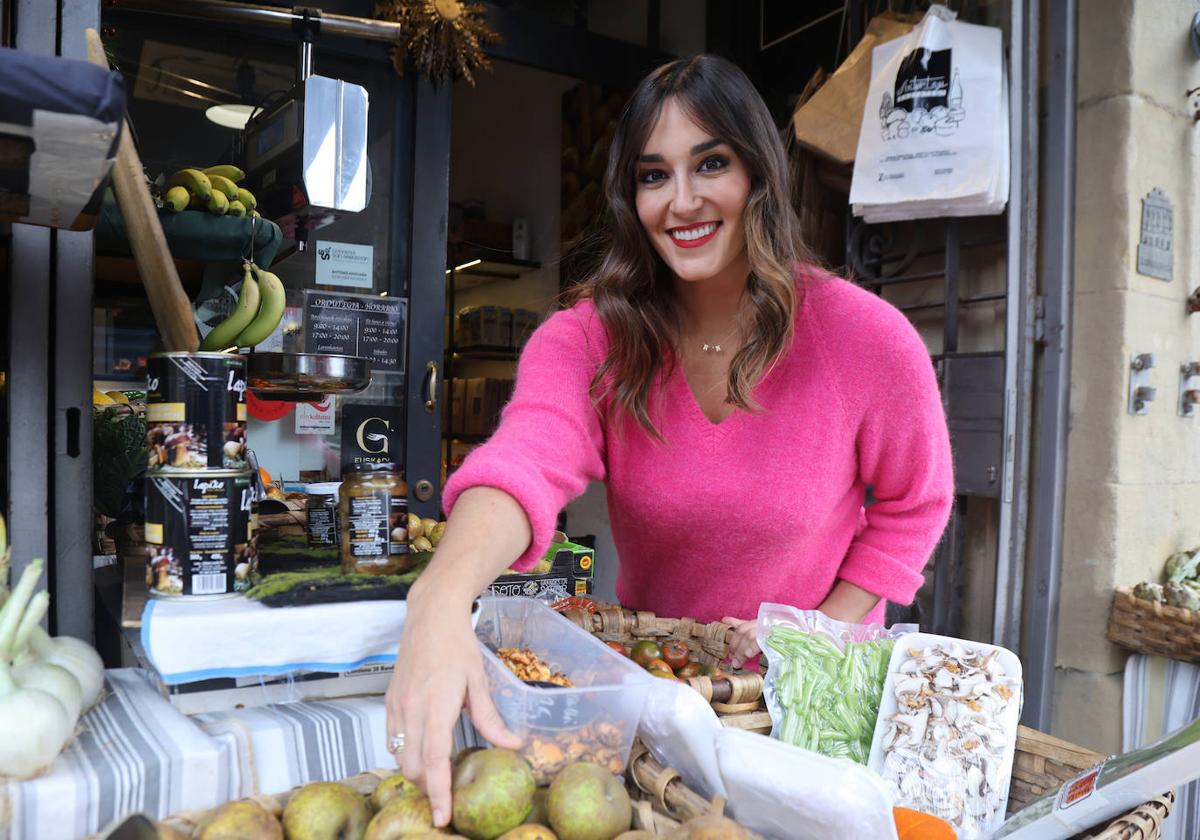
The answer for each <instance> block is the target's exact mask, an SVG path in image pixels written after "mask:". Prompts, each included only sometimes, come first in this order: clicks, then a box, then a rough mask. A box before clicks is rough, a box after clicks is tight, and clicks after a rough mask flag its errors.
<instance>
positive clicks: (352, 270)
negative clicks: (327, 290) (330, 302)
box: [316, 239, 375, 289]
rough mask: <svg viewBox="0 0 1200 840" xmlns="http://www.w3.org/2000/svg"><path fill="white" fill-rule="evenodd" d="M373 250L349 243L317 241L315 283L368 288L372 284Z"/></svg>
mask: <svg viewBox="0 0 1200 840" xmlns="http://www.w3.org/2000/svg"><path fill="white" fill-rule="evenodd" d="M374 254H375V249H374V248H373V247H372V246H370V245H355V244H354V243H351V242H326V241H324V240H322V239H318V240H317V247H316V255H317V285H318V286H349V287H351V288H355V289H369V288H371V286H372V285H374V279H373V277H372V267H373V266H374V264H375V262H374V261H375V256H374Z"/></svg>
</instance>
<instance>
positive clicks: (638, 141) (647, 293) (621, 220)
mask: <svg viewBox="0 0 1200 840" xmlns="http://www.w3.org/2000/svg"><path fill="white" fill-rule="evenodd" d="M672 97H674V98H675V101H676V102H677V103H678V104H679V105H680V106H681V107H682V108H683V110H684V111H685V112H686V113H687V114H688V116H690V117H691V118H692V119H693V120H694V121H695V122H696V123H697V124H698V125H700V126H701V127H703V128H704V129H705V130H707V131H708V132H709V133H710V134H711V135H712V136H713V137H715V138H718V139H720V140H722V141H724V142H725V143H727V144H729V146H731V147H732V148H733V150H734V151H735V152H736V153H737V156H738V158H740V159H741V161H742V164H743V165H744V166H745V168H746V170H747V172H748V174H749V176H750V195H749V197H748V199H747V202H746V209H745V212H744V214H743V219H744V223H745V231H746V250H747V256H748V257H749V263H750V276H749V279H748V281H747V284H746V291H745V294H744V297H743V301H742V307H741V311H740V313H739V332H740V334H741V337H742V346H741V349H740V350H738V352H737V354H736V355H735V356H734V357H733V360H732V362H731V363H730V367H729V386H728V391H729V402H731V403H732V404H733V405H734V406H736V407H738V408H740V409H743V410H747V411H757V410H758V406H757V405H756V404H755V403H754V400H753V396H752V391H753V389H754V386H755V385H756V384H757V383H758V382H759V381H760V380H761V379H762V378H763V376H765V375H766V373H767V372H768V371H769V369H770V367H771V365H772V364H774V362H775V361H776V360H777V359H778V358H779V357H780V354H781V353H783V351H784V350H785V349H786V348H787V347H788V345H789V344H790V342H791V340H792V333H793V326H794V314H795V311H796V306H797V305H798V302H797V298H798V289H797V287H796V279H795V278H796V269H797V267H798V266H800V265H806V264H810V263H812V262H813V260H812V256H811V254H810V253H809V251H808V249H807V248H806V247H805V246H804V243H803V242H802V241H801V239H800V232H799V231H800V223H799V220H798V219H797V217H796V213H795V211H794V209H793V207H792V203H791V173H790V169H789V166H788V159H787V154H786V153H785V151H784V148H783V144H782V142H781V141H780V138H779V133H778V130H777V129H776V127H775V123H774V121H773V120H772V118H771V113H770V111H769V110H768V109H767V106H766V103H764V102H763V100H762V97H761V96H759V94H758V91H757V90H755V89H754V85H753V84H752V83H751V82H750V80H749V79H748V78H747V77H746V74H745V73H743V72H742V71H741V70H740V69H739V68H738V67H737V66H736V65H734V64H732V63H731V62H729V61H727V60H725V59H723V58H720V57H718V56H714V55H698V56H696V57H694V58H690V59H679V60H678V61H672V62H670V63H669V64H664V65H663V66H662V67H659V68H658V69H657V70H655V71H654V72H653V73H651V74H650V75H649V76H647V77H646V78H644V79H643V80H642V81H641V83H639V84H638V86H637V89H636V90H635V91H634V92H633V94H632V96H631V97H630V99H629V101H628V103H626V106H625V110H624V111H623V112H622V114H621V118H620V120H619V121H618V123H617V127H616V132H615V134H614V136H613V140H612V146H611V147H610V149H609V155H608V170H607V173H606V175H605V178H604V194H605V199H606V203H607V207H606V212H605V216H604V219H603V221H602V223H601V224H602V227H601V233H600V234H599V240H600V241H601V243H602V245H601V247H600V249H599V251H600V253H599V255H598V258H597V259H596V261H595V263H594V267H593V268H592V269H591V270H590V271H589V272H588V274H587V275H586V276H585V279H584V280H583V281H582V282H581V283H580V284H579V285H578V286H575V287H573V288H572V289H570V290H569V291H568V293H567V300H568V301H569V302H576V301H578V300H581V299H590V300H591V301H592V302H593V304H594V306H595V308H596V312H597V313H598V315H599V317H600V320H601V322H602V324H603V325H604V328H605V330H606V332H607V335H608V341H609V349H608V355H607V358H606V359H605V360H604V362H603V363H602V364H601V366H600V368H599V370H598V371H597V372H596V375H595V378H594V379H593V380H592V387H591V395H592V399H593V400H595V401H596V402H597V404H599V403H601V402H604V401H607V403H608V411H607V413H608V415H609V417H610V418H616V419H617V420H618V421H619V420H621V419H623V418H624V416H626V415H629V416H632V417H634V418H636V419H637V421H638V423H639V424H640V425H641V426H642V427H643V428H644V429H646V431H647V432H649V433H650V434H651V435H652V436H654V437H655V438H657V439H659V440H662V439H663V438H662V435H661V433H660V432H659V430H658V429H657V428H656V426H655V423H654V421H653V420H652V418H651V409H650V405H649V403H650V393H651V390H652V387H653V386H654V384H655V383H656V382H662V381H665V379H666V377H667V376H668V375H670V374H671V372H672V369H673V366H674V364H676V358H677V354H676V350H675V348H677V347H678V345H679V337H680V329H681V328H680V313H679V311H678V308H677V304H676V301H675V295H674V292H673V280H672V275H671V272H670V270H669V269H668V268H667V266H666V264H665V263H664V262H663V261H662V258H661V257H659V255H658V253H657V252H656V251H655V250H654V247H653V245H652V244H651V243H650V240H649V238H648V236H647V234H646V231H645V229H644V228H643V227H642V223H641V221H640V220H639V219H638V214H637V206H636V203H635V194H636V190H637V161H638V156H639V155H640V154H641V153H642V149H643V147H644V146H645V144H646V138H647V137H648V136H649V134H650V132H651V131H652V130H653V127H654V124H655V122H656V121H657V119H658V115H659V113H660V112H661V110H662V107H663V103H664V102H665V101H666V100H667V99H669V98H672Z"/></svg>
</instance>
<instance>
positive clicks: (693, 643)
mask: <svg viewBox="0 0 1200 840" xmlns="http://www.w3.org/2000/svg"><path fill="white" fill-rule="evenodd" d="M563 615H565V616H566V617H567V618H568V619H570V620H571V621H572V622H574V623H575V624H577V625H578V626H580V627H582V628H583V629H584V630H586V631H588V632H589V633H591V634H592V635H593V636H596V637H597V638H599V639H601V640H602V641H605V642H620V643H621V644H623V645H626V646H632V645H633V644H634V643H635V642H638V641H641V640H642V639H649V640H651V641H654V642H656V643H658V644H661V643H663V642H665V641H667V640H668V639H678V640H680V641H682V642H685V643H686V644H687V646H688V650H689V651H690V652H691V653H692V655H693V656H694V658H695V659H697V660H698V661H699V662H700V664H701V665H719V664H720V663H721V662H723V661H724V660H725V657H727V656H728V655H729V639H730V637H731V636H732V635H733V628H732V627H730V626H729V625H728V624H724V623H722V622H720V621H713V622H710V623H708V624H704V623H701V622H699V621H696V620H695V619H691V618H660V617H659V616H657V615H655V614H654V613H652V612H638V611H634V610H627V609H625V608H624V607H619V606H613V605H607V604H604V605H600V606H598V607H597V609H596V611H595V612H588V611H587V610H582V609H568V610H565V611H564V612H563ZM726 670H728V671H730V675H729V677H728V679H723V680H712V679H709V678H708V677H693V678H691V679H689V680H688V681H687V682H688V684H689V685H690V686H691V687H692V688H694V689H696V690H697V691H699V692H700V693H701V694H702V695H703V696H704V699H705V700H707V701H708V702H709V703H710V704H712V707H713V710H714V711H715V712H716V713H717V717H719V718H720V719H721V723H723V724H724V725H725V726H732V727H737V728H738V729H745V730H748V731H750V732H763V733H765V732H770V731H771V716H770V714H769V713H768V712H767V710H766V705H765V704H764V702H763V678H762V674H759V673H755V672H750V671H741V670H737V669H729V668H728V667H727V666H726Z"/></svg>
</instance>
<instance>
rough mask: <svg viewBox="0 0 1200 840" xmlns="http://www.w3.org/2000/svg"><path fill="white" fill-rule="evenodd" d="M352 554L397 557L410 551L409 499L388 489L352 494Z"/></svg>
mask: <svg viewBox="0 0 1200 840" xmlns="http://www.w3.org/2000/svg"><path fill="white" fill-rule="evenodd" d="M347 502H348V504H347V507H348V509H349V513H350V521H349V522H348V523H347V531H348V534H349V537H350V554H351V556H353V557H356V558H359V557H362V558H370V557H389V556H391V557H394V556H396V555H399V554H408V530H407V524H408V499H407V498H406V497H404V496H395V495H392V494H391V493H388V492H387V491H386V490H382V491H377V492H375V493H369V494H361V495H355V496H351V497H350V498H349V499H348V500H347Z"/></svg>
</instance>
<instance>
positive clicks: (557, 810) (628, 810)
mask: <svg viewBox="0 0 1200 840" xmlns="http://www.w3.org/2000/svg"><path fill="white" fill-rule="evenodd" d="M546 810H547V811H549V813H550V827H551V828H553V829H554V831H555V832H556V833H557V834H558V836H559V838H560V840H611V838H613V837H616V836H617V835H618V834H620V833H621V832H622V831H626V830H627V829H628V828H629V825H630V823H632V822H633V803H632V802H630V801H629V794H628V793H626V792H625V785H624V784H622V782H621V780H620V779H618V778H617V777H616V776H614V775H613V774H612V773H610V772H609V771H608V770H607V769H606V768H604V767H601V766H600V765H599V764H593V763H591V762H590V761H578V762H576V763H574V764H568V765H567V766H566V767H564V768H563V769H562V770H561V771H559V774H558V775H557V776H555V777H554V781H553V782H551V783H550V793H549V794H548V795H547V797H546Z"/></svg>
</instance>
